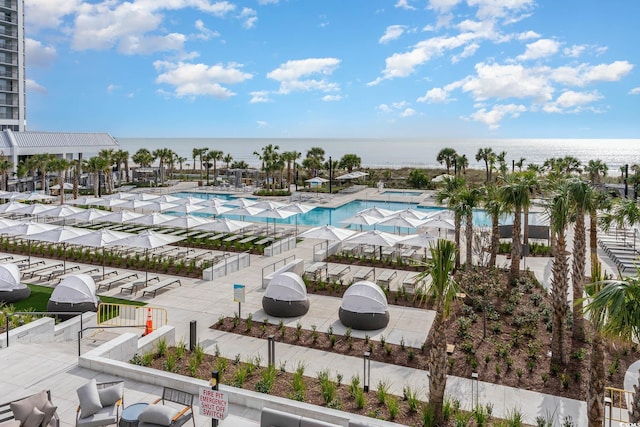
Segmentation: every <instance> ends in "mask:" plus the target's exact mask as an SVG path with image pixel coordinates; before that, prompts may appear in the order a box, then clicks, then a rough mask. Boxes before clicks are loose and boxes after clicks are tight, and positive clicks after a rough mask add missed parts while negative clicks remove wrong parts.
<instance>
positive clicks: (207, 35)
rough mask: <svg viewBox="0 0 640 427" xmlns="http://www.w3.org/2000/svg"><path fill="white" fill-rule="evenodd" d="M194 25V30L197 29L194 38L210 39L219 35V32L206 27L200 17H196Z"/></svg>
mask: <svg viewBox="0 0 640 427" xmlns="http://www.w3.org/2000/svg"><path fill="white" fill-rule="evenodd" d="M194 26H195V27H196V30H198V31H199V33H198V34H197V35H196V38H198V39H200V40H210V39H211V38H213V37H220V33H219V32H217V31H213V30H210V29H208V28H207V27H206V26H205V25H204V22H202V20H201V19H198V20H197V21H196V22H195V24H194Z"/></svg>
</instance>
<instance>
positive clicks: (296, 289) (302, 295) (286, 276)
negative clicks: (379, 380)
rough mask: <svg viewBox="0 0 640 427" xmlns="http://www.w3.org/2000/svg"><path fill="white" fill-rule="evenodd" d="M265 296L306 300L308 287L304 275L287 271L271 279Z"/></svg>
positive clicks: (282, 299)
mask: <svg viewBox="0 0 640 427" xmlns="http://www.w3.org/2000/svg"><path fill="white" fill-rule="evenodd" d="M264 296H265V297H267V298H273V299H275V300H279V301H305V300H306V299H307V287H306V286H305V284H304V281H303V280H302V277H300V276H298V275H297V274H295V273H291V272H289V271H287V272H286V273H282V274H278V275H277V276H276V277H274V278H273V279H271V281H270V282H269V285H268V286H267V290H266V291H265V294H264Z"/></svg>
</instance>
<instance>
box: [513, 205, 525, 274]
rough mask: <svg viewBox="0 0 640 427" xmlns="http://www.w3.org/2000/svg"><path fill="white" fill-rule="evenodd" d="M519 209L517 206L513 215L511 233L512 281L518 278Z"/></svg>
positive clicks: (520, 220)
mask: <svg viewBox="0 0 640 427" xmlns="http://www.w3.org/2000/svg"><path fill="white" fill-rule="evenodd" d="M520 214H521V208H520V206H517V207H516V208H515V212H514V213H513V231H512V233H511V240H512V241H511V271H510V276H511V278H512V279H517V278H518V277H520V224H521V222H522V219H521V218H520Z"/></svg>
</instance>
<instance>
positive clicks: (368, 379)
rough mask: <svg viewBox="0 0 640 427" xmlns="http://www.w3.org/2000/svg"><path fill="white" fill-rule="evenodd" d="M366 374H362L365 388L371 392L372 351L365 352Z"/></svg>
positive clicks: (367, 391)
mask: <svg viewBox="0 0 640 427" xmlns="http://www.w3.org/2000/svg"><path fill="white" fill-rule="evenodd" d="M363 361H364V375H363V376H362V384H363V387H362V388H363V390H364V392H365V393H369V385H370V384H371V353H369V352H368V351H365V352H364V360H363Z"/></svg>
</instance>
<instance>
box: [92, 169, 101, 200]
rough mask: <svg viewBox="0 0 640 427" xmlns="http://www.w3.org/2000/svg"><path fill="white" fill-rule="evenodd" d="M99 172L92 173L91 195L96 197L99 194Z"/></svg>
mask: <svg viewBox="0 0 640 427" xmlns="http://www.w3.org/2000/svg"><path fill="white" fill-rule="evenodd" d="M99 188H100V172H94V173H93V195H94V196H95V197H98V193H100V189H99Z"/></svg>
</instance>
